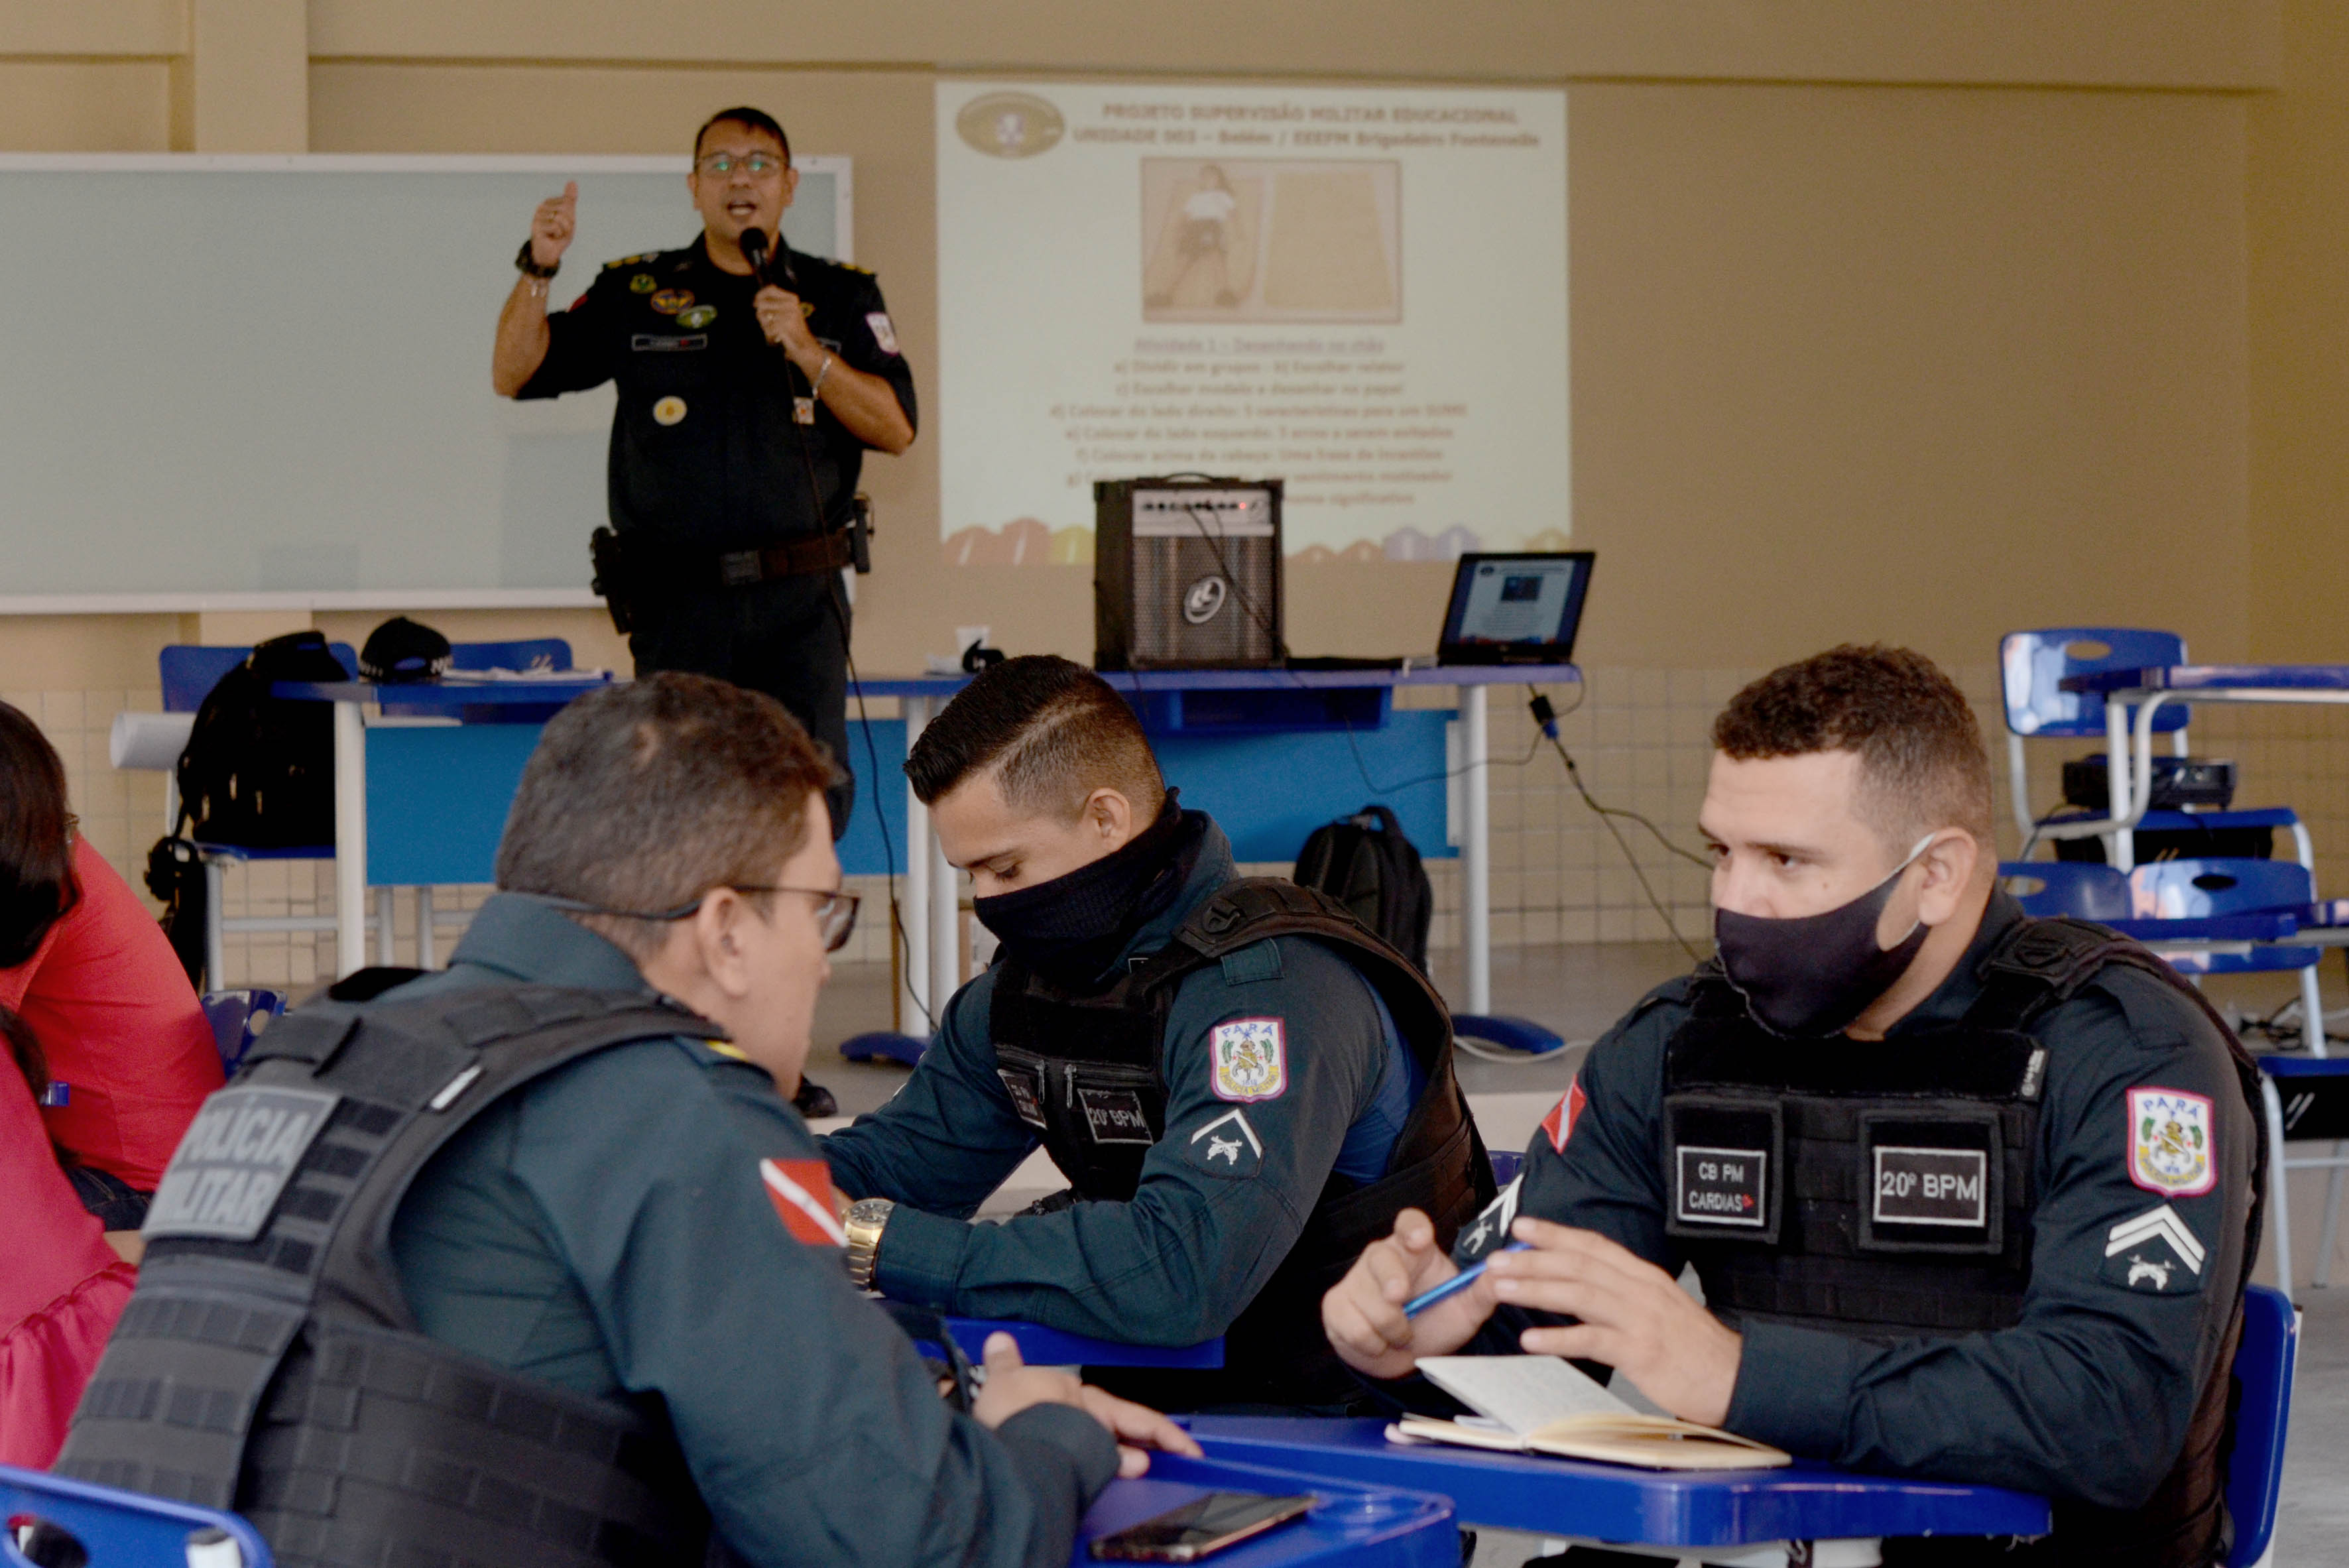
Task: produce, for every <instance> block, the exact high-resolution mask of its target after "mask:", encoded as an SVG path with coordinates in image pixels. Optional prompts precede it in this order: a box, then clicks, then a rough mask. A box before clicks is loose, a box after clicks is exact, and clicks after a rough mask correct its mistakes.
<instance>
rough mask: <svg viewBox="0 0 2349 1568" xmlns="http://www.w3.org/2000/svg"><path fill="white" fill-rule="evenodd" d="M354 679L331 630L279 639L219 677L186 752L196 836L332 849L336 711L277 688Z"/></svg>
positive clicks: (270, 846) (185, 794)
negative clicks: (333, 648) (330, 640)
mask: <svg viewBox="0 0 2349 1568" xmlns="http://www.w3.org/2000/svg"><path fill="white" fill-rule="evenodd" d="M350 678H351V676H350V672H349V671H348V670H346V669H345V668H343V666H342V663H341V661H340V660H338V659H336V657H335V655H333V654H332V653H330V652H328V651H327V648H326V634H324V633H323V632H289V633H287V634H285V636H282V637H272V638H270V639H269V641H267V642H265V643H264V644H262V645H260V646H259V647H256V648H254V650H253V652H252V653H251V654H249V655H246V657H245V661H244V663H243V664H241V665H237V666H236V667H235V668H234V669H233V670H231V671H229V672H228V674H226V675H224V676H221V678H220V684H219V685H217V686H213V687H212V691H211V692H210V694H209V695H207V696H205V698H204V701H203V706H202V707H199V708H198V709H196V724H195V728H194V729H193V730H192V731H191V733H190V734H189V736H188V748H187V749H186V750H184V751H182V752H181V753H180V769H179V774H180V821H181V824H182V826H183V829H184V830H188V831H189V833H190V836H191V837H192V838H195V839H198V840H202V841H204V842H207V843H215V844H239V845H243V847H245V848H247V849H255V850H282V849H292V848H294V847H295V846H296V845H302V844H331V843H333V842H334V841H335V710H334V708H333V707H331V706H330V705H328V704H326V703H323V702H289V701H285V700H283V699H281V698H278V697H274V696H270V695H269V688H270V686H271V684H272V683H273V682H276V681H347V680H348V679H350Z"/></svg>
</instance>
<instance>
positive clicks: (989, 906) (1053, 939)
mask: <svg viewBox="0 0 2349 1568" xmlns="http://www.w3.org/2000/svg"><path fill="white" fill-rule="evenodd" d="M1174 796H1175V791H1174V790H1172V789H1169V790H1168V791H1166V804H1165V805H1164V807H1163V808H1162V809H1161V810H1160V811H1159V813H1158V820H1156V821H1154V822H1153V823H1151V824H1150V826H1149V827H1147V828H1145V829H1143V830H1142V831H1141V832H1140V833H1138V834H1136V835H1135V836H1134V837H1133V839H1132V840H1131V841H1128V842H1126V843H1125V844H1123V845H1122V846H1120V847H1119V848H1117V849H1115V850H1112V851H1110V852H1109V853H1108V854H1106V855H1103V856H1102V858H1101V859H1100V860H1097V861H1093V862H1092V864H1090V865H1082V866H1079V867H1078V868H1077V869H1076V870H1075V871H1072V872H1069V873H1068V874H1067V875H1066V876H1059V877H1054V878H1053V879H1052V880H1051V881H1050V882H1038V883H1037V884H1036V885H1035V886H1034V887H1023V888H1021V889H1019V891H1018V892H1003V893H997V894H995V895H994V896H993V897H991V898H975V899H973V900H971V903H970V907H971V913H974V914H976V915H978V923H979V924H981V925H983V926H985V927H987V929H988V930H989V931H991V932H993V933H994V934H995V939H996V940H997V941H998V942H999V943H1001V944H1003V951H1004V953H1005V954H1007V955H1009V957H1012V958H1015V959H1017V960H1019V962H1020V963H1021V964H1024V965H1027V966H1028V967H1029V968H1030V969H1033V970H1034V971H1035V972H1036V973H1037V974H1039V975H1042V976H1044V978H1045V979H1047V980H1050V981H1051V982H1053V983H1054V984H1056V985H1063V986H1066V987H1068V988H1070V989H1071V990H1077V989H1081V988H1082V987H1084V986H1087V985H1092V983H1093V982H1094V981H1096V980H1098V979H1100V978H1101V975H1102V972H1103V971H1104V970H1106V969H1108V968H1109V966H1110V965H1112V964H1114V963H1116V962H1117V955H1118V954H1120V953H1122V952H1123V951H1124V950H1125V944H1127V943H1128V942H1130V941H1132V940H1133V934H1134V933H1135V932H1136V931H1138V930H1140V929H1141V927H1142V926H1143V923H1145V922H1147V921H1149V920H1150V919H1151V918H1152V917H1153V916H1154V915H1156V914H1158V913H1160V912H1162V911H1164V909H1166V908H1167V907H1168V906H1169V905H1171V904H1172V903H1174V898H1175V895H1176V894H1178V893H1180V892H1182V891H1183V882H1184V879H1185V877H1186V876H1187V875H1188V874H1189V872H1190V866H1191V863H1192V862H1193V861H1195V859H1196V858H1197V852H1198V843H1199V840H1200V838H1201V837H1202V836H1203V834H1204V832H1205V830H1206V818H1204V817H1200V816H1198V814H1197V813H1196V812H1193V813H1190V814H1189V815H1188V816H1186V815H1185V812H1184V811H1183V810H1182V809H1181V808H1180V807H1178V806H1176V805H1175V803H1174Z"/></svg>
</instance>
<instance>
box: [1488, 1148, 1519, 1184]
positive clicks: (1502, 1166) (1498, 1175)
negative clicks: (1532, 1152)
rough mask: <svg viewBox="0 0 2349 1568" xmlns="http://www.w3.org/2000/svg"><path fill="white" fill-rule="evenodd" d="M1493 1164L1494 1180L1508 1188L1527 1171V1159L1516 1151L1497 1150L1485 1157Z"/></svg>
mask: <svg viewBox="0 0 2349 1568" xmlns="http://www.w3.org/2000/svg"><path fill="white" fill-rule="evenodd" d="M1485 1159H1487V1160H1489V1161H1492V1162H1493V1180H1494V1181H1496V1182H1498V1183H1499V1184H1500V1185H1502V1186H1504V1187H1506V1186H1507V1185H1508V1184H1509V1183H1510V1182H1512V1181H1516V1179H1517V1172H1518V1171H1522V1170H1524V1169H1525V1165H1526V1157H1525V1156H1524V1155H1523V1154H1521V1153H1519V1152H1518V1151H1517V1150H1514V1149H1495V1150H1492V1151H1491V1152H1490V1153H1488V1154H1486V1155H1485Z"/></svg>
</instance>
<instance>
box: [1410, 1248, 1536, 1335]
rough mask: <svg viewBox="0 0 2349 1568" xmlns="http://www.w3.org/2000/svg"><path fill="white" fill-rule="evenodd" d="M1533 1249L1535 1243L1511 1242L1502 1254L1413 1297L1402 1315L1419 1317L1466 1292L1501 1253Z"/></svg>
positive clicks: (1476, 1263)
mask: <svg viewBox="0 0 2349 1568" xmlns="http://www.w3.org/2000/svg"><path fill="white" fill-rule="evenodd" d="M1532 1247H1533V1243H1530V1242H1511V1243H1509V1244H1508V1245H1507V1246H1505V1247H1503V1248H1501V1249H1500V1252H1497V1253H1494V1254H1493V1255H1492V1257H1483V1258H1479V1259H1477V1260H1476V1261H1475V1263H1473V1264H1469V1265H1468V1266H1467V1267H1466V1268H1464V1269H1462V1270H1461V1271H1460V1272H1459V1273H1458V1274H1454V1275H1453V1276H1452V1277H1451V1278H1450V1279H1448V1280H1445V1281H1444V1283H1443V1284H1440V1285H1437V1286H1436V1287H1435V1288H1434V1289H1433V1290H1426V1291H1422V1292H1420V1294H1419V1295H1415V1296H1413V1297H1412V1298H1411V1299H1410V1300H1409V1301H1407V1302H1404V1303H1403V1304H1402V1315H1404V1316H1405V1317H1417V1316H1418V1315H1420V1314H1421V1313H1423V1312H1425V1311H1426V1310H1427V1309H1428V1308H1429V1307H1431V1306H1433V1305H1435V1304H1436V1303H1437V1302H1439V1301H1442V1300H1444V1299H1445V1298H1446V1297H1448V1296H1454V1295H1459V1294H1460V1293H1461V1292H1462V1291H1464V1290H1466V1289H1467V1288H1468V1287H1469V1286H1470V1285H1472V1284H1475V1283H1476V1276H1477V1275H1478V1274H1483V1273H1484V1272H1485V1264H1489V1263H1491V1262H1492V1261H1493V1258H1494V1257H1498V1256H1499V1255H1500V1253H1522V1252H1529V1251H1531V1250H1532Z"/></svg>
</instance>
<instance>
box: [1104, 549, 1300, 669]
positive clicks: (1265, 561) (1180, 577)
mask: <svg viewBox="0 0 2349 1568" xmlns="http://www.w3.org/2000/svg"><path fill="white" fill-rule="evenodd" d="M1277 548H1278V546H1277V545H1276V543H1275V542H1274V541H1273V540H1271V539H1270V538H1268V537H1263V536H1259V537H1257V538H1253V539H1250V538H1240V539H1221V540H1216V541H1212V542H1211V541H1208V540H1206V539H1203V538H1200V537H1198V536H1197V535H1193V536H1192V537H1190V538H1188V539H1182V538H1167V537H1164V536H1162V537H1159V538H1142V539H1136V540H1135V541H1134V542H1133V637H1132V642H1131V645H1130V647H1131V653H1132V656H1133V658H1135V659H1136V660H1140V661H1144V662H1148V663H1152V664H1158V663H1184V664H1187V663H1193V662H1197V663H1203V664H1205V663H1213V664H1242V663H1264V664H1269V663H1271V662H1273V660H1275V659H1276V658H1278V655H1279V650H1278V648H1277V647H1276V646H1274V639H1273V634H1272V629H1271V628H1272V620H1273V595H1274V593H1275V592H1276V589H1275V586H1274V582H1273V552H1274V550H1275V549H1277ZM1219 552H1220V553H1219ZM1216 584H1221V586H1220V587H1217V586H1216ZM1203 611H1204V612H1205V614H1202V612H1203ZM1194 616H1198V617H1199V618H1198V619H1194V618H1193V617H1194Z"/></svg>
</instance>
